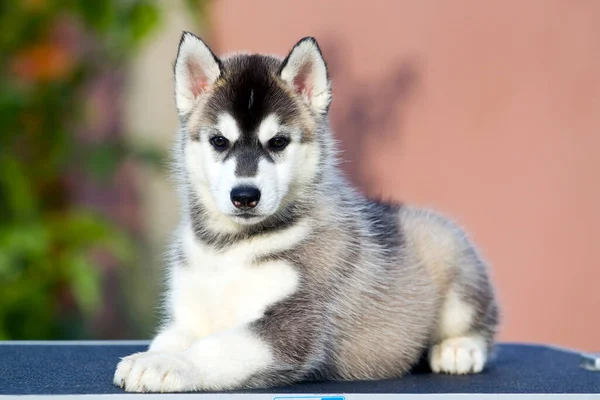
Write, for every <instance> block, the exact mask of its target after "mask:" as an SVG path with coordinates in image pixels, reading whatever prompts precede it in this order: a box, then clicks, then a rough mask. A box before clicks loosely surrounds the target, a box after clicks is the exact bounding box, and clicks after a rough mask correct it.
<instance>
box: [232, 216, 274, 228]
mask: <svg viewBox="0 0 600 400" xmlns="http://www.w3.org/2000/svg"><path fill="white" fill-rule="evenodd" d="M229 217H230V218H231V219H232V220H233V221H234V222H235V223H237V224H239V225H245V226H250V225H255V224H258V223H259V222H262V221H264V220H265V219H266V218H267V217H268V215H239V214H230V215H229Z"/></svg>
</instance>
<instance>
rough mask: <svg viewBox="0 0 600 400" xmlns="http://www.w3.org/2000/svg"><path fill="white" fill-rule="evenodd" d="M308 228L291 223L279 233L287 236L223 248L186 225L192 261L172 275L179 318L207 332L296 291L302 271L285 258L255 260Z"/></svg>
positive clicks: (196, 331) (257, 313)
mask: <svg viewBox="0 0 600 400" xmlns="http://www.w3.org/2000/svg"><path fill="white" fill-rule="evenodd" d="M305 233H306V230H305V229H304V228H303V226H300V227H295V228H290V229H288V230H287V231H285V232H284V233H279V234H277V236H281V235H284V236H285V237H283V238H282V237H277V238H275V237H271V238H269V237H261V238H260V239H258V240H255V241H249V242H244V243H240V244H238V245H236V246H234V247H233V248H231V249H230V250H227V251H225V252H217V251H215V250H214V249H212V248H210V247H208V246H205V245H203V244H201V243H199V242H198V241H197V240H196V239H195V237H194V235H193V233H192V231H191V229H186V230H185V232H184V234H183V235H182V237H181V239H182V240H183V244H184V246H183V249H184V253H185V255H186V258H187V260H188V265H183V266H175V267H174V269H173V271H172V276H171V281H170V284H171V287H170V293H169V300H170V309H171V311H172V317H173V321H174V322H175V324H176V325H177V326H179V327H181V328H183V329H185V331H187V332H190V333H191V334H192V335H194V336H196V337H203V336H206V335H209V334H213V333H217V332H222V331H225V330H228V329H231V328H235V327H237V326H240V325H243V324H247V323H249V322H252V321H255V320H257V319H259V318H260V317H261V316H262V315H263V314H264V312H265V311H266V309H267V308H268V307H269V306H271V305H273V304H274V303H276V302H278V301H280V300H282V299H284V298H286V297H287V296H289V295H291V294H292V293H293V292H294V291H295V289H296V287H297V285H298V281H299V276H298V272H297V271H296V269H295V268H294V267H293V266H292V265H290V264H289V263H287V262H285V261H282V260H277V261H269V262H263V263H260V264H254V263H253V260H254V259H255V258H256V257H257V256H261V255H265V254H268V253H270V252H272V251H273V250H281V249H284V248H290V246H293V245H295V244H296V243H298V241H299V240H302V239H303V237H305V236H306V235H305ZM282 247H283V248H282Z"/></svg>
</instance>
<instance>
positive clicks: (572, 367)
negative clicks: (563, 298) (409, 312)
mask: <svg viewBox="0 0 600 400" xmlns="http://www.w3.org/2000/svg"><path fill="white" fill-rule="evenodd" d="M143 350H145V348H144V347H143V346H132V345H10V344H4V345H0V394H108V393H119V392H122V390H121V389H119V388H117V387H115V386H113V384H112V377H113V373H114V370H115V366H116V365H117V362H118V361H119V357H123V356H126V355H129V354H131V353H135V352H138V351H143ZM580 363H581V358H580V356H579V355H577V354H574V353H569V352H563V351H559V350H555V349H551V348H547V347H544V346H529V345H500V346H499V347H498V352H497V356H496V358H495V359H494V360H493V361H492V362H491V363H490V364H489V365H488V367H487V368H486V370H485V371H484V372H483V373H482V374H479V375H468V376H450V375H437V374H432V373H429V372H427V371H415V372H414V373H412V374H410V375H407V376H404V377H402V378H399V379H393V380H386V381H367V382H307V383H303V384H299V385H294V386H288V387H282V388H273V389H261V390H253V391H250V392H254V393H319V394H328V393H600V372H591V371H587V370H585V369H583V368H581V366H580Z"/></svg>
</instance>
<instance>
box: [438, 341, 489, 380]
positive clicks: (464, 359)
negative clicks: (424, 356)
mask: <svg viewBox="0 0 600 400" xmlns="http://www.w3.org/2000/svg"><path fill="white" fill-rule="evenodd" d="M486 358H487V348H486V344H485V341H484V340H483V339H482V338H478V337H468V336H466V337H455V338H449V339H446V340H444V341H442V342H441V343H438V344H436V345H435V346H433V347H432V348H431V349H430V351H429V365H430V367H431V370H432V371H433V372H436V373H447V374H471V373H479V372H481V371H482V370H483V367H484V365H485V361H486Z"/></svg>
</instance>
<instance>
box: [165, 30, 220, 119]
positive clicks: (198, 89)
mask: <svg viewBox="0 0 600 400" xmlns="http://www.w3.org/2000/svg"><path fill="white" fill-rule="evenodd" d="M222 69H223V64H222V63H221V60H219V59H218V58H217V56H215V54H214V53H213V52H212V51H211V50H210V48H209V47H208V46H207V45H206V43H204V42H203V41H202V40H201V39H200V38H199V37H197V36H196V35H194V34H192V33H189V32H183V35H182V36H181V41H180V42H179V51H178V52H177V58H176V59H175V66H174V70H175V104H176V105H177V111H178V112H179V114H186V113H188V112H189V111H190V110H191V109H192V107H193V106H194V103H195V101H196V99H198V97H200V96H202V95H205V94H207V93H209V92H210V91H211V89H212V87H213V85H214V83H215V82H216V81H217V79H218V78H219V77H220V76H221V72H222Z"/></svg>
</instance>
